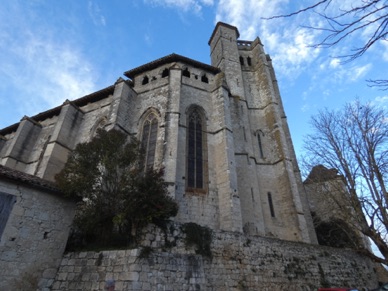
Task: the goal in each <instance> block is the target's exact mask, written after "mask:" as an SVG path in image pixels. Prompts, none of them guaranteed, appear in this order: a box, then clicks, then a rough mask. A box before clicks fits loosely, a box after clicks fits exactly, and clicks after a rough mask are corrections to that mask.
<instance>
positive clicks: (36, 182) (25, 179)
mask: <svg viewBox="0 0 388 291" xmlns="http://www.w3.org/2000/svg"><path fill="white" fill-rule="evenodd" d="M1 178H6V179H8V180H12V181H15V182H20V183H23V184H27V185H29V186H32V187H34V188H39V189H43V190H46V191H47V190H48V191H50V192H54V193H57V194H62V192H61V191H60V190H59V189H58V188H57V186H56V185H55V183H53V182H50V181H47V180H44V179H42V178H39V177H37V176H33V175H30V174H26V173H23V172H20V171H17V170H14V169H11V168H8V167H5V166H2V165H0V179H1Z"/></svg>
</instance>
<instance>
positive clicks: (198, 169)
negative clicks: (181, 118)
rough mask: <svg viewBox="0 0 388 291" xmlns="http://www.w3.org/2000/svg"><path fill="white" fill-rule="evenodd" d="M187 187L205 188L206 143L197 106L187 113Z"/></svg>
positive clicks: (202, 118) (203, 121)
mask: <svg viewBox="0 0 388 291" xmlns="http://www.w3.org/2000/svg"><path fill="white" fill-rule="evenodd" d="M187 123H188V124H187V125H188V126H187V188H188V190H189V191H190V190H206V181H207V145H206V134H205V118H204V116H203V114H201V112H200V110H199V108H194V109H193V110H191V111H190V112H189V114H188V122H187Z"/></svg>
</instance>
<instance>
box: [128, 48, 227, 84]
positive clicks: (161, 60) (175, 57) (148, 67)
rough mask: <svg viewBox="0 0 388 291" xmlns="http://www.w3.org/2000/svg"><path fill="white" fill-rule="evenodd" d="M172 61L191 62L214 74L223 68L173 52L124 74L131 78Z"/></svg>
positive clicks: (190, 63)
mask: <svg viewBox="0 0 388 291" xmlns="http://www.w3.org/2000/svg"><path fill="white" fill-rule="evenodd" d="M172 62H183V63H186V64H189V65H192V66H194V67H197V68H201V69H204V70H206V71H208V72H211V73H214V74H218V73H219V72H221V70H220V69H219V68H217V67H213V66H211V65H208V64H204V63H201V62H198V61H195V60H193V59H190V58H187V57H184V56H181V55H178V54H175V53H173V54H170V55H167V56H165V57H162V58H159V59H156V60H154V61H152V62H149V63H147V64H144V65H142V66H140V67H137V68H134V69H132V70H129V71H126V72H124V75H125V76H126V77H128V78H130V79H133V78H134V77H135V76H137V75H139V74H141V73H143V72H146V71H149V70H152V69H155V68H157V67H159V66H162V65H164V64H168V63H172Z"/></svg>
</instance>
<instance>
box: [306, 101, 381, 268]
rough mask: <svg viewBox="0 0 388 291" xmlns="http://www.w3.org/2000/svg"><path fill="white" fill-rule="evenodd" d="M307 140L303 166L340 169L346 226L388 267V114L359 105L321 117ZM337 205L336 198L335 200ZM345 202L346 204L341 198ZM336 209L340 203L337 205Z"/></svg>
mask: <svg viewBox="0 0 388 291" xmlns="http://www.w3.org/2000/svg"><path fill="white" fill-rule="evenodd" d="M311 125H312V128H313V130H314V132H313V133H312V134H310V135H307V136H306V137H305V140H304V148H305V150H306V152H305V153H306V156H305V158H304V160H305V162H306V163H307V164H308V165H310V166H312V165H318V164H321V165H324V166H325V167H327V168H329V169H336V170H338V173H339V174H340V175H342V179H343V182H344V185H345V186H346V193H347V199H346V200H340V201H341V203H342V202H343V201H346V204H347V205H346V206H347V207H348V208H349V209H350V210H349V212H348V215H346V218H347V221H346V222H347V223H349V224H351V225H353V227H355V228H356V229H358V230H359V231H360V232H361V233H362V234H364V235H365V236H367V237H368V238H370V239H371V240H372V241H373V242H374V244H375V245H376V246H377V248H378V249H379V251H380V252H381V254H382V256H383V259H381V258H379V257H377V256H375V255H374V254H372V253H369V254H368V255H370V256H371V257H372V258H374V259H375V260H376V261H379V262H381V263H383V264H385V265H388V212H387V209H388V194H387V188H386V181H387V177H388V114H387V111H386V110H385V109H384V108H379V107H376V106H374V105H372V104H370V103H368V104H361V103H360V102H359V101H356V102H354V103H348V104H346V105H345V106H344V108H343V109H341V110H337V111H329V110H328V109H325V110H322V111H320V112H319V113H318V114H317V115H316V116H313V117H312V119H311ZM333 199H335V197H333ZM341 199H342V198H341ZM336 203H337V204H338V200H337V201H336Z"/></svg>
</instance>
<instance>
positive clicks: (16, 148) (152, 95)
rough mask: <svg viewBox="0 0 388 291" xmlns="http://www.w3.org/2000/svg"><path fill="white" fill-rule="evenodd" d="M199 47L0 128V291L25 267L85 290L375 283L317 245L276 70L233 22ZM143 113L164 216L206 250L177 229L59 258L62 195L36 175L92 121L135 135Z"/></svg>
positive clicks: (60, 162)
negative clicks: (144, 254)
mask: <svg viewBox="0 0 388 291" xmlns="http://www.w3.org/2000/svg"><path fill="white" fill-rule="evenodd" d="M209 45H210V55H211V65H208V64H204V63H201V62H198V61H195V60H192V59H189V58H187V57H184V56H180V55H177V54H171V55H168V56H165V57H162V58H160V59H157V60H154V61H152V62H149V63H146V64H144V65H142V66H140V67H137V68H134V69H131V70H129V71H127V72H125V73H124V75H125V77H126V79H124V78H121V77H120V78H119V79H118V80H117V81H116V83H115V84H113V85H111V86H109V87H107V88H104V89H102V90H100V91H97V92H94V93H92V94H90V95H87V96H84V97H82V98H79V99H76V100H73V101H69V100H66V101H65V102H64V103H63V104H62V105H61V106H58V107H56V108H52V109H50V110H48V111H45V112H42V113H40V114H38V115H36V116H32V117H24V118H23V119H22V120H21V121H20V122H19V123H17V124H14V125H10V126H9V127H6V128H4V129H1V130H0V167H1V168H0V169H3V170H4V171H3V172H1V171H0V192H1V193H0V195H3V196H0V198H1V199H2V198H3V197H4V200H1V201H8V202H6V203H10V202H9V201H11V202H12V201H14V205H13V207H11V208H7V209H10V213H8V212H7V213H5V212H0V214H2V215H3V216H4V217H0V218H1V220H0V221H2V222H3V223H2V224H1V225H0V226H1V227H0V229H2V227H4V230H3V233H2V234H0V235H1V241H0V276H1V277H0V279H1V280H0V289H2V288H3V287H4V288H5V287H8V288H16V286H17V285H15V280H16V279H17V278H18V277H22V278H26V277H25V276H27V277H28V276H29V275H31V274H33V275H34V276H36V275H38V276H39V279H40V283H39V284H40V285H39V286H40V287H39V288H40V289H41V290H50V289H51V288H52V290H98V289H101V288H102V285H103V283H104V280H106V279H110V278H114V279H115V280H117V286H118V287H117V288H116V290H162V289H163V290H267V289H268V290H283V289H285V290H314V288H315V287H318V286H321V285H322V283H324V282H326V281H322V280H327V282H328V283H330V284H332V285H347V284H349V285H358V286H373V285H374V284H375V282H376V275H375V273H374V271H373V268H372V267H371V266H370V262H369V261H368V260H367V259H363V258H362V257H359V256H358V255H355V254H354V253H352V252H350V251H338V250H334V249H327V248H326V249H324V248H320V247H319V246H317V245H316V244H317V239H316V235H315V231H314V227H313V223H312V218H311V214H310V208H309V205H308V203H307V197H306V193H305V190H304V188H303V185H302V181H301V177H300V173H299V169H298V165H297V161H296V157H295V152H294V149H293V145H292V140H291V136H290V132H289V129H288V124H287V119H286V117H285V116H286V115H285V112H284V108H283V105H282V100H281V97H280V93H279V88H278V86H277V81H276V76H275V72H274V69H273V67H272V62H271V58H270V57H269V56H268V55H267V54H266V53H265V51H264V49H263V45H262V43H261V41H260V39H259V38H256V39H255V40H253V41H246V40H239V32H238V29H237V28H236V27H234V26H231V25H228V24H225V23H218V24H217V25H216V27H215V29H214V31H213V33H212V35H211V37H210V40H209ZM151 117H152V120H153V122H154V123H153V125H155V124H156V126H154V127H153V128H152V134H149V138H150V140H151V144H152V147H150V148H148V149H147V154H149V156H150V158H151V161H152V165H153V166H154V167H156V168H160V167H164V169H165V180H166V181H167V182H168V185H169V188H168V190H169V194H170V195H171V197H174V198H175V200H176V201H177V203H178V204H179V212H178V215H177V216H176V217H175V218H174V223H175V224H176V225H179V224H184V223H187V222H195V223H197V224H199V225H201V226H206V227H208V228H210V229H211V230H212V231H213V232H214V234H215V238H214V241H213V247H212V252H213V259H212V260H209V259H206V258H204V257H202V256H199V255H196V254H195V253H194V252H193V250H186V248H185V247H184V245H183V242H182V241H183V240H182V236H183V235H182V234H181V233H179V231H178V229H179V227H178V226H177V230H176V231H177V233H176V236H177V239H176V242H175V243H176V244H177V246H176V247H174V248H171V249H165V250H163V246H161V245H160V241H162V240H161V239H160V241H158V240H157V239H156V240H155V241H154V242H153V243H152V244H150V245H151V246H152V247H153V248H154V252H152V254H151V256H150V257H149V258H148V259H147V260H145V259H139V257H138V256H139V253H140V250H127V251H111V252H102V253H79V254H77V253H74V254H67V255H65V257H64V259H63V260H62V262H61V259H62V252H63V249H64V247H65V244H66V240H67V235H68V231H69V225H70V223H71V220H72V217H73V215H74V213H73V212H74V202H72V201H68V200H66V199H64V198H63V197H61V195H60V194H58V193H57V192H56V190H55V189H54V188H52V187H51V186H50V187H46V186H47V185H48V184H46V183H49V182H48V181H51V182H53V181H54V177H55V174H56V173H58V172H59V171H60V170H61V169H62V168H63V166H64V164H65V162H66V160H67V158H68V154H69V153H70V152H71V151H72V150H74V148H75V146H76V145H77V144H79V143H81V142H85V141H89V140H90V139H92V138H93V136H94V135H95V133H96V131H97V129H99V128H103V129H106V130H109V129H112V128H115V129H119V130H121V131H122V132H125V133H126V134H128V136H135V137H137V138H138V139H139V140H142V139H143V138H144V136H146V134H144V132H146V131H145V128H146V124H147V122H148V121H149V120H150V118H151ZM194 128H195V130H194ZM193 132H195V134H194V133H193ZM194 141H195V142H194ZM193 161H195V162H193ZM8 171H11V172H12V173H13V174H12V175H14V176H13V177H14V178H15V179H10V177H9V175H8V176H7V174H5V172H8ZM12 175H11V176H12ZM20 175H26V178H25V179H23V183H19V182H20V180H18V177H20ZM37 185H38V186H39V187H36V186H37ZM7 199H8V200H7ZM149 236H153V234H149ZM154 236H156V237H159V238H160V235H159V236H158V235H156V234H154ZM178 238H180V239H178ZM146 241H147V240H146ZM156 242H158V243H156ZM29 246H32V248H31V251H30V252H29V251H27V249H28V248H27V247H29ZM43 250H44V251H43ZM59 265H60V269H59V273H58V274H56V269H57V267H58V266H59ZM42 266H44V267H42ZM34 271H36V272H34ZM54 277H56V279H55V282H54ZM172 278H174V279H172ZM327 282H326V283H327ZM1 284H2V285H1ZM290 286H291V287H290ZM266 288H267V289H266Z"/></svg>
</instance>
